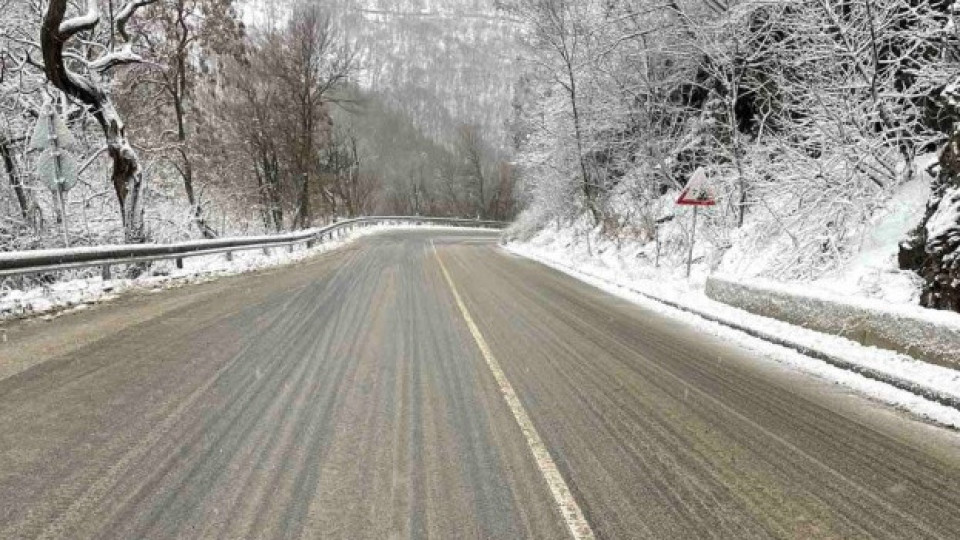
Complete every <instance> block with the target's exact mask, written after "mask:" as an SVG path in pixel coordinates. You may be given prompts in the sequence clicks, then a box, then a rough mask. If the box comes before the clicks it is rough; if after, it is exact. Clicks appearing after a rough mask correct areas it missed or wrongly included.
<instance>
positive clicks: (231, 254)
mask: <svg viewBox="0 0 960 540" xmlns="http://www.w3.org/2000/svg"><path fill="white" fill-rule="evenodd" d="M227 262H233V252H232V251H228V252H227Z"/></svg>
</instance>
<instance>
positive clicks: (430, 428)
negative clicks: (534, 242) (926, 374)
mask: <svg viewBox="0 0 960 540" xmlns="http://www.w3.org/2000/svg"><path fill="white" fill-rule="evenodd" d="M434 246H435V248H434ZM0 333H2V336H0V337H3V336H5V338H4V339H0V377H2V380H0V538H20V537H27V538H31V537H45V538H56V537H62V538H171V537H186V538H243V537H256V538H349V539H357V538H378V539H379V538H427V537H429V538H444V539H446V538H504V539H513V538H570V537H578V538H590V537H591V536H592V537H596V538H657V539H662V538H711V537H726V538H737V539H741V538H765V537H785V538H817V537H832V538H836V537H879V538H951V537H952V538H955V537H956V536H955V535H956V534H957V531H960V442H958V441H960V437H958V435H957V434H956V433H955V432H950V431H946V430H943V429H940V428H937V427H934V426H930V425H927V424H923V423H920V422H917V421H915V420H913V419H911V418H908V417H906V416H905V415H903V414H901V413H898V412H895V411H892V410H889V409H887V408H884V407H882V406H879V405H877V404H874V403H872V402H870V401H867V400H865V399H863V398H861V397H858V396H856V395H852V394H850V393H847V392H845V391H844V390H843V389H842V387H838V386H834V385H830V384H827V383H825V382H823V381H820V380H818V379H814V378H811V377H807V376H803V375H798V374H796V373H794V372H791V371H789V370H788V369H787V368H785V367H782V366H780V365H779V364H776V363H773V362H769V361H766V360H764V359H762V358H756V357H755V356H754V354H753V353H749V352H747V351H745V350H742V349H739V348H737V347H736V346H735V345H732V344H727V343H724V342H721V341H719V340H718V339H717V338H713V337H709V336H700V335H698V334H697V332H696V331H695V330H694V329H693V328H692V327H689V326H686V325H684V324H683V323H680V322H676V321H673V320H670V319H666V318H664V317H663V316H662V315H658V314H656V313H653V312H649V311H645V310H644V309H643V308H641V307H638V306H636V305H633V304H628V303H626V302H624V301H622V300H618V299H616V298H614V297H612V296H609V295H606V294H604V293H602V292H600V291H598V290H596V289H592V288H590V287H589V286H587V285H584V284H582V283H580V282H578V281H576V280H574V279H572V278H570V277H567V276H565V275H562V274H559V273H557V272H555V271H553V270H550V269H548V268H546V267H544V266H541V265H539V264H537V263H534V262H531V261H528V260H525V259H521V258H517V257H513V256H510V255H507V254H505V253H504V252H502V251H501V250H499V248H497V247H496V245H495V242H494V238H493V237H492V236H482V235H481V233H476V232H466V231H464V232H459V233H457V232H440V231H429V232H424V231H421V232H403V233H388V234H382V235H378V236H372V237H368V238H365V239H363V240H361V241H359V242H357V243H355V244H352V245H350V246H348V247H346V248H343V249H341V250H338V251H336V252H332V253H329V254H326V255H323V256H321V257H318V258H316V259H314V260H311V261H308V262H305V263H303V264H301V265H298V266H295V267H287V268H281V269H273V270H267V271H263V272H260V273H256V274H251V275H244V276H238V277H233V278H225V279H222V280H219V281H216V282H212V283H207V284H204V285H198V286H195V287H186V288H181V289H175V290H168V291H162V292H158V293H150V294H142V295H129V296H125V297H123V298H121V299H119V300H117V301H115V302H113V303H110V304H107V305H104V306H100V307H98V308H96V309H91V310H87V311H85V312H80V313H75V314H71V315H67V316H64V317H60V318H58V319H55V320H53V321H48V322H43V321H22V322H17V323H8V324H7V325H6V326H0Z"/></svg>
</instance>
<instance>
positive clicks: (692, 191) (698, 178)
mask: <svg viewBox="0 0 960 540" xmlns="http://www.w3.org/2000/svg"><path fill="white" fill-rule="evenodd" d="M677 204H678V205H680V206H692V207H693V223H692V224H691V226H690V242H689V247H688V249H689V251H688V252H687V277H688V278H689V277H690V268H691V267H692V266H693V244H694V241H695V240H696V237H697V212H698V211H699V210H700V207H701V206H713V205H715V204H717V198H716V193H715V192H714V189H713V186H712V185H711V184H710V180H709V179H708V178H707V173H706V172H705V171H704V170H703V167H698V168H697V170H695V171H693V174H692V175H690V180H688V181H687V185H686V186H685V187H684V188H683V191H681V192H680V197H678V198H677Z"/></svg>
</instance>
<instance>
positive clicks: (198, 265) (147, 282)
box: [0, 225, 489, 322]
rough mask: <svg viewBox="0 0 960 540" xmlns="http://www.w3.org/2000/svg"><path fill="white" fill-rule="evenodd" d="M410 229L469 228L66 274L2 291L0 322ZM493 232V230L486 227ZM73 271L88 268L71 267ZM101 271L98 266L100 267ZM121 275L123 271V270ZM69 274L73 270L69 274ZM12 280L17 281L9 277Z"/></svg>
mask: <svg viewBox="0 0 960 540" xmlns="http://www.w3.org/2000/svg"><path fill="white" fill-rule="evenodd" d="M406 229H440V230H458V231H462V230H469V229H467V228H465V227H444V226H436V225H375V226H369V227H363V228H360V229H356V230H354V231H352V232H349V233H347V234H346V236H344V237H342V238H338V239H335V240H326V241H324V242H321V243H318V244H317V245H316V246H315V247H314V248H313V249H304V247H303V246H302V245H301V246H297V247H296V249H295V250H294V251H289V250H288V249H287V248H286V247H275V248H272V249H271V250H270V254H269V255H265V254H264V253H263V252H262V251H260V250H250V251H236V252H234V254H233V260H232V261H228V260H227V258H226V256H225V255H223V254H220V255H203V256H197V257H187V258H184V259H183V269H177V268H176V266H175V265H174V263H173V262H172V261H163V262H158V263H155V264H154V265H152V266H151V269H150V273H149V274H147V275H144V276H141V277H138V278H136V279H125V278H120V277H118V278H116V279H110V280H107V281H104V280H103V279H102V278H101V277H100V276H99V275H97V276H95V277H83V278H76V279H67V280H64V281H58V282H55V283H52V284H47V285H43V286H35V287H31V288H28V289H26V290H20V289H6V290H0V322H2V321H4V320H7V319H12V318H21V317H27V316H36V315H43V316H45V317H52V316H55V315H56V314H60V313H64V312H67V311H73V310H78V309H85V308H86V307H87V306H89V305H91V304H97V303H101V302H107V301H109V300H112V299H114V298H116V297H117V296H118V295H120V294H123V293H124V292H126V291H130V290H160V289H163V288H169V287H176V286H180V285H185V284H191V283H203V282H206V281H210V280H213V279H216V278H218V277H223V276H230V275H236V274H242V273H245V272H252V271H255V270H259V269H262V268H268V267H275V266H283V265H287V264H293V263H296V262H299V261H302V260H304V259H307V258H310V257H315V256H317V255H320V254H322V253H326V252H328V251H332V250H334V249H337V248H339V247H341V246H343V245H345V244H347V243H349V242H352V241H354V240H356V239H358V238H361V237H363V236H368V235H371V234H376V233H380V232H387V231H400V230H406ZM482 230H485V231H489V229H482ZM66 272H73V273H74V275H76V274H81V275H82V273H83V272H86V273H87V274H89V273H91V272H93V271H91V270H87V271H66ZM96 273H97V274H99V269H97V270H96ZM118 274H119V273H118ZM68 275H69V274H68ZM7 283H8V284H9V283H12V281H11V280H7Z"/></svg>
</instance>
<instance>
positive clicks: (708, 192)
mask: <svg viewBox="0 0 960 540" xmlns="http://www.w3.org/2000/svg"><path fill="white" fill-rule="evenodd" d="M677 204H680V205H684V206H713V205H715V204H717V199H716V195H715V193H714V191H713V186H712V185H710V180H708V179H707V173H706V172H704V170H703V167H699V168H697V170H696V171H693V174H692V175H690V180H689V181H688V182H687V185H686V187H684V188H683V191H681V192H680V197H679V198H677Z"/></svg>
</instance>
